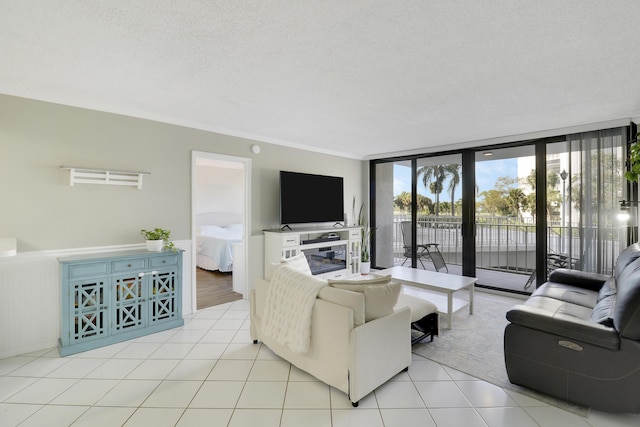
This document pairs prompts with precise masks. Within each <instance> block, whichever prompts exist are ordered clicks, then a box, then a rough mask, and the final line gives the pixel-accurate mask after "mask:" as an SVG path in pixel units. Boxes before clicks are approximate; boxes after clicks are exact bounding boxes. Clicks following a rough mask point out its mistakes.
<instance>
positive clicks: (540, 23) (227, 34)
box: [0, 0, 640, 158]
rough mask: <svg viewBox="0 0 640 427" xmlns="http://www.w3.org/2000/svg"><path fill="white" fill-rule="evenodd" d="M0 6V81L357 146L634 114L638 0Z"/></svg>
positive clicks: (0, 85) (105, 104)
mask: <svg viewBox="0 0 640 427" xmlns="http://www.w3.org/2000/svg"><path fill="white" fill-rule="evenodd" d="M0 10H1V12H0V52H1V54H0V93H4V94H9V95H16V96H21V97H26V98H33V99H40V100H45V101H52V102H57V103H61V104H66V105H72V106H79V107H85V108H90V109H96V110H101V111H109V112H115V113H120V114H125V115H130V116H135V117H143V118H149V119H153V120H159V121H164V122H168V123H175V124H180V125H185V126H190V127H194V128H199V129H206V130H211V131H216V132H221V133H227V134H231V135H238V136H245V137H250V138H254V139H258V140H262V141H266V142H273V143H278V144H284V145H289V146H297V147H301V148H310V149H314V150H318V151H321V152H327V153H333V154H339V155H344V156H348V157H354V158H364V157H367V156H374V157H375V156H379V155H381V154H384V153H399V152H406V151H411V150H418V149H429V148H430V147H440V148H443V149H444V148H447V147H451V146H452V145H456V144H465V143H466V144H471V145H473V144H476V143H477V142H474V141H481V140H485V139H490V138H499V137H505V136H511V135H520V134H525V133H530V132H536V131H543V130H548V129H557V128H563V127H570V126H578V125H583V124H590V123H596V122H602V121H608V120H616V119H622V118H637V117H639V116H640V35H639V34H640V31H639V30H638V18H637V17H638V11H639V10H640V9H639V8H638V2H637V1H636V0H628V1H621V0H608V1H601V0H574V1H567V0H562V1H561V0H556V1H548V0H535V1H524V0H522V1H517V0H495V1H470V0H458V1H446V0H442V1H428V0H420V1H406V0H393V1H392V0H385V1H373V0H366V1H343V0H340V1H337V0H327V1H293V0H291V1H274V0H264V1H251V2H250V1H208V0H200V1H196V0H182V1H177V0H135V1H131V0H109V1H96V0H92V1H86V0H84V1H80V0H78V1H69V0H56V1H50V0H31V1H14V0H0Z"/></svg>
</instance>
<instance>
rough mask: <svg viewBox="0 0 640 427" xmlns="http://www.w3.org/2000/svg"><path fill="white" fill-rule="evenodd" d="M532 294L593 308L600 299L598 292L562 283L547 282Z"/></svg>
mask: <svg viewBox="0 0 640 427" xmlns="http://www.w3.org/2000/svg"><path fill="white" fill-rule="evenodd" d="M531 296H539V297H546V298H553V299H556V300H558V301H564V302H568V303H572V304H577V305H581V306H583V307H588V308H593V307H594V306H595V305H596V300H597V299H598V292H597V291H591V290H589V289H583V288H579V287H577V286H570V285H565V284H562V283H555V282H547V283H545V284H544V285H542V286H540V287H539V288H538V289H536V290H535V291H534V292H533V294H531Z"/></svg>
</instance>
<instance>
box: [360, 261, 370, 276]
mask: <svg viewBox="0 0 640 427" xmlns="http://www.w3.org/2000/svg"><path fill="white" fill-rule="evenodd" d="M370 271H371V262H370V261H367V262H361V263H360V274H362V275H367V274H369V272H370Z"/></svg>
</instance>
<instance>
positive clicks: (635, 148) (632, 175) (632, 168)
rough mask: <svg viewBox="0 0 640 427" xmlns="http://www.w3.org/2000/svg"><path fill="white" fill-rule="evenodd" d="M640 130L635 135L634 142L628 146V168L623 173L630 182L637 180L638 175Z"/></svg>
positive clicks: (639, 172) (639, 171) (639, 174)
mask: <svg viewBox="0 0 640 427" xmlns="http://www.w3.org/2000/svg"><path fill="white" fill-rule="evenodd" d="M638 137H640V132H639V133H638V134H637V135H636V142H635V143H634V144H632V145H631V147H630V148H629V158H628V159H627V162H628V165H629V170H628V171H626V172H625V173H624V177H625V178H626V179H627V180H628V181H631V182H636V181H638V176H640V143H638V142H637V141H638Z"/></svg>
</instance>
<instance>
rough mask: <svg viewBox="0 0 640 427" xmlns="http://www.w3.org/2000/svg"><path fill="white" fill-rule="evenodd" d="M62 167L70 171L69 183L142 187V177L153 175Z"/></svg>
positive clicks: (148, 173)
mask: <svg viewBox="0 0 640 427" xmlns="http://www.w3.org/2000/svg"><path fill="white" fill-rule="evenodd" d="M60 169H66V170H68V171H69V185H70V186H73V185H75V184H103V185H126V186H130V187H138V189H141V188H142V177H143V176H144V175H151V173H150V172H129V171H111V170H106V169H90V168H79V167H75V166H61V167H60Z"/></svg>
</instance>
